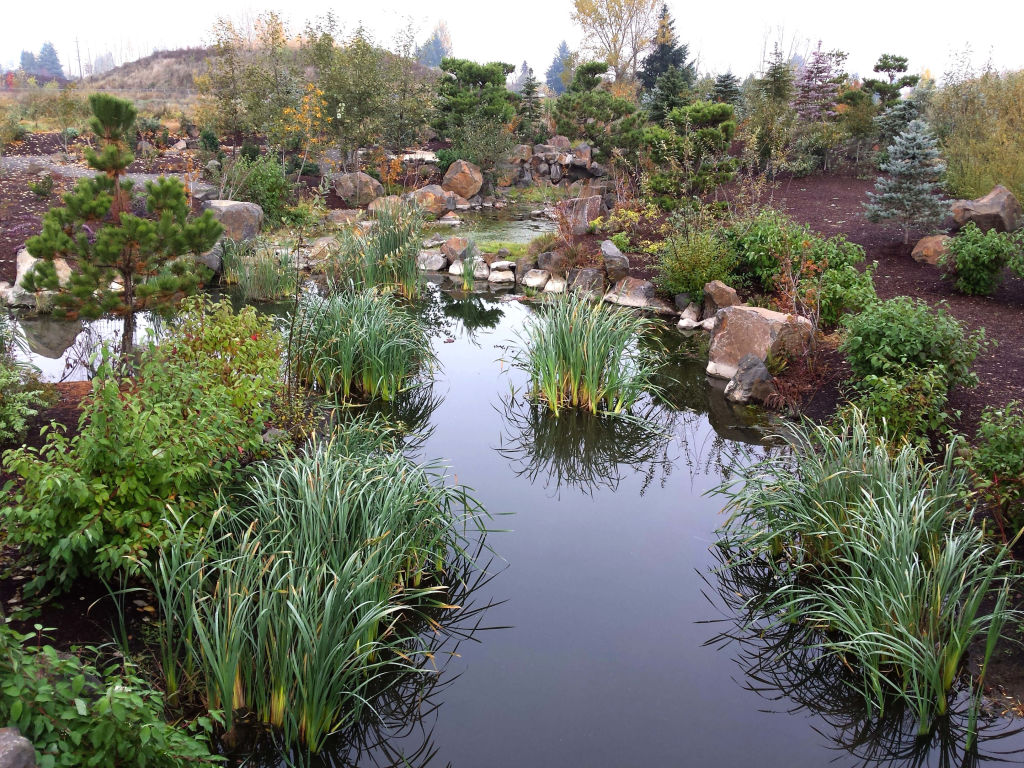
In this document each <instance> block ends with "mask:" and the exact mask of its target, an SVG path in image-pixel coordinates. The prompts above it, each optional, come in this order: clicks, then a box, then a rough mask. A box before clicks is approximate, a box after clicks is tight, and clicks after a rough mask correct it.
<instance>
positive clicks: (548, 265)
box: [537, 251, 569, 276]
mask: <svg viewBox="0 0 1024 768" xmlns="http://www.w3.org/2000/svg"><path fill="white" fill-rule="evenodd" d="M537 268H538V269H543V270H545V271H547V272H550V273H551V274H552V275H563V276H564V275H565V273H566V272H567V271H568V270H569V260H568V259H567V258H566V257H565V254H563V253H562V252H561V251H545V252H544V253H541V254H539V255H538V256H537Z"/></svg>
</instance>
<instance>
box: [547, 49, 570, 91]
mask: <svg viewBox="0 0 1024 768" xmlns="http://www.w3.org/2000/svg"><path fill="white" fill-rule="evenodd" d="M571 56H572V54H571V53H570V51H569V46H568V45H566V42H565V40H563V41H562V42H561V43H559V45H558V51H557V52H556V53H555V58H554V59H553V60H552V61H551V66H550V67H548V70H547V72H545V73H544V82H545V84H546V85H547V87H548V88H550V89H551V92H552V93H554V94H555V95H556V96H561V95H562V94H563V93H565V88H566V82H565V77H564V73H565V70H566V67H568V66H569V59H570V57H571Z"/></svg>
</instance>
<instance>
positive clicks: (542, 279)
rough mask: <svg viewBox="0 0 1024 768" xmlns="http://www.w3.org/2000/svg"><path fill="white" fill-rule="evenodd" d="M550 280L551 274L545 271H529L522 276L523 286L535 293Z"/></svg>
mask: <svg viewBox="0 0 1024 768" xmlns="http://www.w3.org/2000/svg"><path fill="white" fill-rule="evenodd" d="M550 279H551V273H550V272H548V271H547V270H545V269H531V270H528V271H527V272H525V273H524V274H523V286H524V287H526V288H532V289H533V290H535V291H539V290H541V289H542V288H543V287H544V286H545V285H547V283H548V280H550Z"/></svg>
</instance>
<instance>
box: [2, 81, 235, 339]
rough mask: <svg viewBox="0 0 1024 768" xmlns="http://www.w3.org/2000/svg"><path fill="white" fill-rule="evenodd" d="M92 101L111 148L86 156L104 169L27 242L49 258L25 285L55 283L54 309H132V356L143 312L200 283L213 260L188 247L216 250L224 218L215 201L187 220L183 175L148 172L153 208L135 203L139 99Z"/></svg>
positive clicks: (127, 331)
mask: <svg viewBox="0 0 1024 768" xmlns="http://www.w3.org/2000/svg"><path fill="white" fill-rule="evenodd" d="M89 106H90V107H91V108H92V112H93V117H92V119H91V121H90V128H91V130H92V131H93V133H95V134H96V136H97V137H98V138H99V140H100V142H101V144H102V149H101V151H99V152H95V151H93V150H91V149H87V150H86V159H87V160H88V162H89V165H90V166H91V167H92V168H94V169H96V170H98V171H101V172H102V173H101V174H99V175H97V176H95V177H86V178H82V179H80V180H79V181H78V183H77V184H76V185H75V188H74V190H73V191H72V192H69V193H68V194H66V195H64V198H63V201H64V205H63V206H62V207H57V208H52V209H50V211H49V212H47V213H46V214H45V215H44V216H43V230H42V233H41V234H39V235H36V236H34V237H30V238H29V239H28V242H27V243H26V245H27V247H28V251H29V253H31V254H32V255H33V256H35V257H36V258H37V259H40V261H39V262H38V263H37V264H36V265H35V267H34V268H33V269H32V271H30V272H29V274H28V275H27V276H26V277H25V278H24V280H23V281H22V285H23V287H24V288H25V289H26V290H29V291H42V290H46V291H55V292H56V294H55V296H54V313H55V314H57V315H59V316H67V317H72V318H75V317H79V316H82V317H87V318H96V317H99V316H100V315H104V314H115V315H120V316H122V317H123V319H124V326H123V330H122V334H121V353H122V356H123V357H124V358H125V359H127V355H128V353H129V352H130V351H131V349H132V345H133V339H134V335H135V313H136V312H140V311H142V310H148V309H152V310H165V309H169V308H170V307H172V306H173V305H174V304H175V303H177V302H178V301H179V300H180V299H181V298H182V297H183V296H185V295H187V294H189V293H191V292H194V291H195V290H196V289H197V288H198V286H199V284H200V277H201V273H202V272H205V271H206V268H205V267H203V266H201V265H199V264H197V263H196V262H195V260H194V259H182V258H179V257H181V256H182V255H184V254H188V253H191V254H199V253H203V252H205V251H208V250H209V249H210V248H212V247H213V245H214V243H215V242H216V241H217V238H218V237H220V234H221V232H222V228H221V225H220V224H219V223H218V222H217V221H216V220H215V219H214V218H213V214H211V213H210V212H209V211H207V212H205V213H204V214H203V215H202V216H200V217H199V218H198V219H195V220H193V221H187V217H188V203H187V200H186V197H185V189H184V187H183V186H182V184H181V182H180V181H178V180H177V179H169V178H161V179H158V180H157V181H155V182H147V184H146V189H147V191H148V193H149V194H148V196H147V208H148V211H149V213H150V217H148V218H140V217H138V216H134V215H132V214H130V213H128V212H127V207H128V206H127V204H128V200H129V199H130V197H129V196H130V194H131V189H132V182H131V181H130V180H128V179H125V178H124V177H125V168H127V167H128V166H129V165H130V164H131V163H132V161H134V159H135V157H134V155H132V152H131V150H130V149H129V148H128V147H129V143H130V141H131V139H132V137H133V129H134V124H135V116H136V112H135V107H134V106H132V104H131V103H130V102H128V101H125V100H123V99H118V98H115V97H113V96H110V95H109V94H102V93H96V94H93V95H92V96H90V97H89ZM58 258H63V259H67V260H69V261H70V262H71V263H73V264H74V265H75V266H74V270H73V271H72V273H71V277H70V279H69V280H68V283H67V285H66V286H61V285H60V284H59V281H58V277H57V270H56V268H55V266H54V259H58Z"/></svg>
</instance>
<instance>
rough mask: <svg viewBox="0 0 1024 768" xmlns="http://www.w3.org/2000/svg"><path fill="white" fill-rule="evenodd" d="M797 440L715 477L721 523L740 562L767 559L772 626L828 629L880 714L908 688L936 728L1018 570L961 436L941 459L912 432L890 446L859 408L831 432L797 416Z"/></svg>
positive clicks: (906, 699) (760, 602)
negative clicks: (957, 460) (973, 502)
mask: <svg viewBox="0 0 1024 768" xmlns="http://www.w3.org/2000/svg"><path fill="white" fill-rule="evenodd" d="M789 443H790V445H791V447H792V450H793V453H792V461H791V462H780V461H779V460H778V459H777V458H776V459H773V460H771V461H764V462H761V463H757V464H754V465H752V466H748V467H746V468H744V469H742V470H740V471H739V472H738V473H737V476H736V478H735V480H734V482H732V483H729V484H725V485H722V486H720V487H719V488H717V489H716V492H717V493H720V494H724V495H725V496H726V497H727V498H728V504H727V506H726V511H728V512H731V513H732V514H731V517H730V519H729V521H728V523H727V524H726V525H725V527H724V528H723V530H722V531H721V534H722V546H723V547H725V548H726V549H728V550H729V553H730V566H729V567H735V566H737V565H740V566H742V565H745V564H749V563H751V562H763V563H765V564H766V565H768V566H770V568H771V571H772V575H773V579H772V581H771V583H770V584H768V585H767V586H766V588H765V591H764V593H763V594H761V595H759V596H757V597H754V598H752V600H754V601H755V602H754V605H753V608H755V609H757V610H758V612H759V613H760V614H761V615H762V616H763V617H765V618H766V620H767V622H768V624H769V625H771V626H774V625H777V624H784V623H799V624H803V625H805V626H807V627H809V628H813V629H815V630H817V631H818V632H819V633H820V635H821V637H820V639H819V640H818V642H820V644H821V647H822V649H823V651H824V653H825V654H826V655H833V656H837V657H839V658H840V659H841V660H842V661H843V662H844V664H845V665H848V666H849V667H850V669H851V670H854V671H855V672H856V681H855V684H856V685H857V686H858V687H859V690H860V692H861V695H862V696H863V697H864V700H865V703H866V705H867V707H868V709H869V712H872V713H874V712H877V714H878V715H880V716H881V715H883V714H884V713H885V711H886V707H887V705H888V704H889V703H890V702H892V701H893V700H897V701H899V702H900V703H902V704H903V705H905V706H907V707H908V708H909V709H910V710H911V711H913V713H914V715H915V716H916V719H917V722H918V727H919V731H920V732H921V733H927V732H928V731H929V730H930V728H931V727H932V724H933V723H934V721H935V719H936V717H938V716H941V715H944V714H946V713H947V709H948V702H949V698H950V696H951V694H952V693H953V687H954V683H955V682H956V681H957V679H958V676H959V675H960V673H961V672H962V670H963V663H964V660H965V655H966V652H967V649H968V647H969V646H970V645H971V643H972V642H973V641H975V640H977V639H981V640H983V641H984V648H985V650H984V657H983V663H982V676H983V675H984V668H985V666H986V665H987V662H988V659H989V657H990V655H991V653H992V650H993V647H994V645H995V642H996V640H997V639H998V637H999V636H1000V633H1001V631H1002V627H1003V625H1004V624H1005V622H1006V621H1007V620H1008V619H1009V618H1010V617H1011V616H1013V615H1014V612H1013V611H1011V610H1010V609H1009V608H1008V607H1007V600H1008V595H1009V591H1010V588H1011V585H1012V584H1013V582H1014V580H1015V578H1016V577H1015V576H1014V575H1013V571H1012V569H1011V567H1010V565H1009V564H1008V561H1007V558H1006V549H1004V548H1000V547H997V546H995V545H993V544H991V543H989V542H988V541H987V540H986V537H985V533H984V531H983V529H982V528H981V527H980V526H976V525H974V524H973V523H972V521H971V515H972V512H973V510H972V509H971V508H970V507H968V506H967V505H966V503H965V493H966V488H967V487H966V484H965V476H964V473H963V472H962V471H961V470H959V469H957V468H956V467H955V465H954V456H955V453H956V449H957V446H956V444H955V443H954V444H951V445H949V446H948V447H947V450H946V452H945V456H944V459H943V461H942V462H941V463H939V464H931V463H928V462H927V461H926V460H925V459H924V458H923V456H922V454H921V453H920V452H919V450H918V449H916V448H915V447H914V446H912V445H910V444H905V445H903V446H902V447H901V448H900V449H899V451H898V452H896V453H895V454H893V453H891V450H892V448H891V446H889V445H888V444H887V443H886V441H885V440H884V439H883V438H879V437H876V436H874V435H872V434H871V431H870V427H869V426H868V425H867V423H866V422H865V419H864V418H863V416H862V415H861V414H860V413H859V412H857V411H852V412H851V414H850V415H849V416H847V417H846V418H845V420H844V421H842V422H841V423H840V424H839V425H838V426H837V427H836V428H835V429H834V430H833V429H832V428H830V427H827V426H818V427H814V426H800V427H794V428H793V429H792V430H791V433H790V435H789ZM975 690H978V691H980V690H981V684H980V681H978V683H977V684H976V687H975ZM976 703H977V701H976V700H975V704H976Z"/></svg>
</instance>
